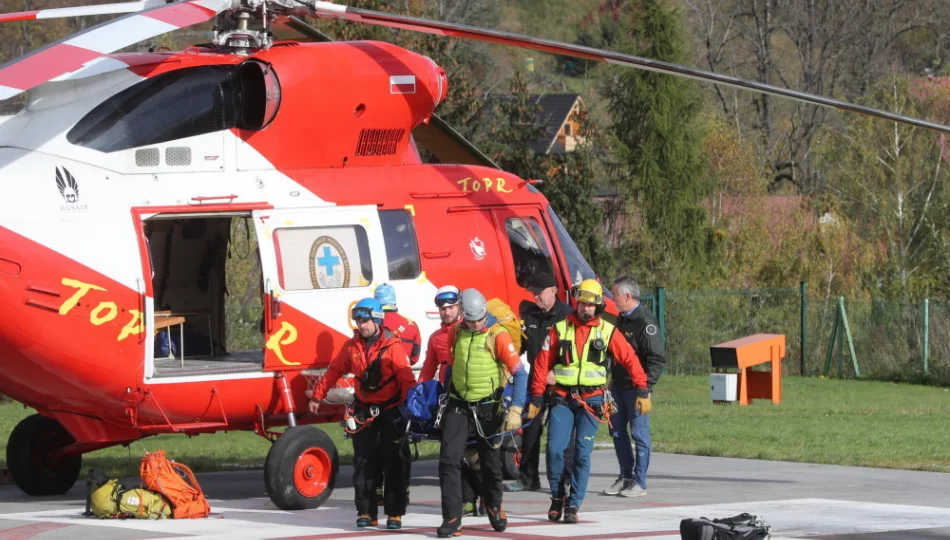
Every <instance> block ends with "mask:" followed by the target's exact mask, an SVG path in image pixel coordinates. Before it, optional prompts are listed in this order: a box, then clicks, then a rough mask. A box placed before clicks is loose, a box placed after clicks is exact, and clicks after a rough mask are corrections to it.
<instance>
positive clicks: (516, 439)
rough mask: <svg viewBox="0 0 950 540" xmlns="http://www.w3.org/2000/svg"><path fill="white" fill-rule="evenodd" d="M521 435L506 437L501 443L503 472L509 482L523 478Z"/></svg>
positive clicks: (515, 434)
mask: <svg viewBox="0 0 950 540" xmlns="http://www.w3.org/2000/svg"><path fill="white" fill-rule="evenodd" d="M521 459H522V454H521V434H520V433H513V434H512V435H510V436H505V440H504V442H502V443H501V472H502V474H503V475H504V477H505V479H507V480H517V479H519V478H521Z"/></svg>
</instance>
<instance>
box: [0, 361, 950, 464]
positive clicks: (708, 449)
mask: <svg viewBox="0 0 950 540" xmlns="http://www.w3.org/2000/svg"><path fill="white" fill-rule="evenodd" d="M784 382H785V385H784V388H783V391H784V396H783V397H784V399H783V402H782V404H781V405H772V404H771V403H770V402H768V401H756V402H754V403H753V404H752V405H751V406H748V407H740V406H739V405H738V404H731V405H715V404H713V403H711V401H710V397H709V378H708V377H707V376H665V377H663V378H662V379H661V380H660V384H659V385H658V386H657V388H656V390H655V392H654V412H653V413H652V422H651V432H652V435H653V449H654V451H656V452H673V453H679V454H695V455H706V456H726V457H739V458H752V459H772V460H782V461H801V462H810V463H831V464H838V465H864V466H870V467H892V468H902V469H918V470H926V471H941V472H950V430H948V429H947V425H948V419H950V390H948V389H944V388H935V387H928V386H913V385H908V384H893V383H882V382H865V381H838V380H830V379H813V378H799V377H788V378H786V379H785V381H784ZM29 414H32V410H28V409H24V408H23V407H22V406H21V405H16V404H8V405H2V406H0V459H2V458H5V457H6V450H5V447H6V442H7V437H8V435H9V433H10V431H11V430H12V429H13V427H14V426H15V425H16V423H17V422H18V421H19V420H20V419H21V418H23V417H25V416H28V415H29ZM321 428H323V429H325V430H326V431H327V432H328V433H329V434H330V435H331V436H332V437H333V439H334V441H336V442H337V448H338V449H339V451H340V456H341V461H342V462H343V463H349V462H350V460H351V459H352V444H350V442H349V441H343V437H342V429H341V428H340V427H339V426H337V425H324V426H321ZM599 437H600V438H602V439H608V438H609V437H608V435H607V430H606V428H602V429H601V432H600V434H599ZM269 446H270V443H269V442H267V441H266V440H264V439H262V438H260V437H258V436H257V435H254V434H253V433H246V432H233V433H217V434H213V435H199V436H196V437H192V438H189V437H186V436H184V435H160V436H156V437H151V438H148V439H144V440H142V441H139V442H136V443H133V444H132V445H131V446H130V447H129V448H125V447H117V448H107V449H105V450H99V451H98V452H93V453H90V454H88V455H87V456H86V458H85V460H84V468H86V467H102V468H103V469H104V470H105V471H106V473H107V474H109V475H111V476H136V475H137V474H138V463H139V458H141V456H142V454H143V452H144V451H145V450H157V449H159V448H163V449H165V451H166V453H167V454H168V455H169V456H170V457H172V458H175V459H177V460H178V461H181V462H183V463H185V464H187V465H189V466H191V467H192V468H193V469H194V470H196V471H221V470H242V469H254V468H261V467H262V466H263V464H264V458H265V457H266V456H267V450H268V448H269ZM419 450H420V456H422V457H434V456H435V455H437V454H438V445H437V444H435V443H424V444H422V445H420V448H419Z"/></svg>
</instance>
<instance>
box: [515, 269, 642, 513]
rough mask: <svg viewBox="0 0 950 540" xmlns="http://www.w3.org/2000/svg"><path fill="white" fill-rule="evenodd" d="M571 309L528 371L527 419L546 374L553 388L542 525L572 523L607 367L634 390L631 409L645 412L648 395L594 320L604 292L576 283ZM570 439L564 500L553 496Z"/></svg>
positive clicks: (616, 343) (613, 337) (620, 340)
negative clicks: (622, 374)
mask: <svg viewBox="0 0 950 540" xmlns="http://www.w3.org/2000/svg"><path fill="white" fill-rule="evenodd" d="M573 296H574V300H575V301H576V303H577V305H576V308H575V310H574V312H573V313H571V314H570V315H568V317H567V319H565V320H563V321H560V322H558V323H556V324H555V325H554V326H553V327H552V328H551V331H550V332H549V333H548V337H547V339H545V341H544V344H543V345H542V346H541V352H540V353H538V356H537V358H535V360H534V369H532V371H531V387H530V395H531V404H530V406H529V407H528V418H534V417H535V416H537V414H538V412H539V411H540V409H541V405H542V403H543V402H542V396H543V395H544V390H545V388H546V387H547V380H548V372H549V371H552V370H553V371H554V379H555V385H554V389H553V391H552V393H551V402H550V409H549V411H550V412H549V413H548V446H547V464H548V482H549V483H550V485H551V508H550V509H549V510H548V519H550V520H551V521H558V520H560V519H561V516H562V515H563V516H564V522H565V523H577V521H578V517H577V511H578V509H579V508H580V506H581V503H582V502H584V495H585V494H586V493H587V480H588V478H589V476H590V454H591V451H592V450H593V449H594V436H595V435H596V434H597V427H598V423H606V422H607V420H606V418H605V417H609V413H608V412H607V411H608V410H609V407H610V403H609V402H608V401H606V400H605V399H604V398H605V387H606V385H607V374H608V372H609V370H610V366H618V367H619V368H622V369H624V370H626V371H627V372H628V373H629V374H630V378H631V380H632V381H633V385H634V387H636V388H637V392H638V393H637V408H638V410H639V409H640V408H641V407H642V409H643V414H646V413H647V412H649V410H650V407H651V406H652V405H651V402H650V392H649V390H647V376H646V373H644V371H643V366H642V365H641V364H640V360H639V359H638V358H637V354H636V353H635V352H634V351H633V347H631V346H630V344H629V343H627V340H626V339H624V337H623V334H622V333H621V332H617V331H616V327H615V326H614V325H613V324H611V323H609V322H607V321H606V320H604V319H603V318H602V317H601V316H600V315H601V314H602V313H603V311H604V291H603V288H602V287H601V285H600V283H598V282H597V281H596V280H593V279H586V280H584V281H582V282H581V283H580V284H579V285H578V286H577V287H575V289H574V291H573ZM572 430H575V431H576V435H575V437H574V444H575V447H574V465H573V469H572V471H571V474H570V478H571V481H570V484H571V493H570V494H569V495H567V497H566V500H565V498H564V497H563V495H562V494H560V493H558V492H557V491H558V487H557V486H558V484H559V483H560V480H561V474H562V471H563V467H564V450H565V448H567V445H568V443H569V439H570V436H571V431H572Z"/></svg>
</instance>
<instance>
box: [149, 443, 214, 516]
mask: <svg viewBox="0 0 950 540" xmlns="http://www.w3.org/2000/svg"><path fill="white" fill-rule="evenodd" d="M139 472H140V473H141V476H142V483H143V484H144V485H145V488H146V489H150V490H152V491H157V492H159V493H161V494H162V495H164V496H165V498H167V499H168V501H169V502H170V503H171V504H172V517H174V518H175V519H183V518H200V517H208V514H210V513H211V507H210V506H208V501H206V500H205V496H204V493H202V492H201V486H199V485H198V481H197V480H195V475H194V474H193V473H192V472H191V469H189V468H188V467H187V466H186V465H182V464H181V463H177V462H175V461H172V460H170V459H168V458H167V457H165V451H164V450H159V451H157V452H151V453H149V452H146V453H145V457H144V458H142V466H141V467H140V468H139Z"/></svg>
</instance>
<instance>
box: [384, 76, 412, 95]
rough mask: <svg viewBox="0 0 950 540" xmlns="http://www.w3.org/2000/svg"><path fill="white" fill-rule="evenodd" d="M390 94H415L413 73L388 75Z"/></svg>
mask: <svg viewBox="0 0 950 540" xmlns="http://www.w3.org/2000/svg"><path fill="white" fill-rule="evenodd" d="M389 93H390V94H415V93H416V76H415V75H390V76H389Z"/></svg>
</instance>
